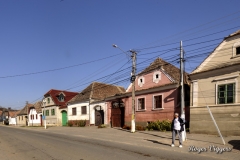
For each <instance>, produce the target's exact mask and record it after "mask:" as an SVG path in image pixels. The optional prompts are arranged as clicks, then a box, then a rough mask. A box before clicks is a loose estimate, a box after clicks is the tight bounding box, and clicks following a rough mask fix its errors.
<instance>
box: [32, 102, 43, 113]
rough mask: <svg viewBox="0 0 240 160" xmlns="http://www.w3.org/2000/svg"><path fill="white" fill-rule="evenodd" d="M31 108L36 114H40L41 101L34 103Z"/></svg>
mask: <svg viewBox="0 0 240 160" xmlns="http://www.w3.org/2000/svg"><path fill="white" fill-rule="evenodd" d="M33 107H34V108H35V110H36V111H37V113H42V101H38V102H36V103H35V104H34V105H33Z"/></svg>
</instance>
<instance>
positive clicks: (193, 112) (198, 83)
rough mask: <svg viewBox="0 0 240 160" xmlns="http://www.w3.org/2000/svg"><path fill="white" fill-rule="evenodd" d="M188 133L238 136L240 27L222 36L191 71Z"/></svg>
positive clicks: (239, 115)
mask: <svg viewBox="0 0 240 160" xmlns="http://www.w3.org/2000/svg"><path fill="white" fill-rule="evenodd" d="M190 78H191V104H190V105H191V106H190V132H191V133H206V134H217V130H216V127H215V126H214V123H213V121H212V119H211V117H210V114H209V112H208V109H207V108H206V106H209V108H210V110H211V111H212V114H213V116H214V118H215V120H216V123H217V125H218V127H219V129H220V131H221V133H222V134H223V135H240V30H238V31H237V32H235V33H233V34H230V35H229V36H227V37H225V38H224V39H223V41H222V42H221V43H220V44H219V45H218V46H217V47H216V48H215V50H214V51H213V52H212V53H211V54H210V55H209V56H208V57H207V58H206V59H205V60H204V61H203V62H202V63H201V64H200V65H199V66H198V67H197V68H196V69H195V70H194V71H193V72H192V73H191V74H190Z"/></svg>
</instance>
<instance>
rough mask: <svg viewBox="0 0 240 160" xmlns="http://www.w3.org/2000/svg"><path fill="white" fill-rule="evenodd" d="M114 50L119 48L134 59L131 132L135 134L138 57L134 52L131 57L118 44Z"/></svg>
mask: <svg viewBox="0 0 240 160" xmlns="http://www.w3.org/2000/svg"><path fill="white" fill-rule="evenodd" d="M112 46H113V47H114V48H118V49H120V50H121V51H123V52H124V53H125V54H126V55H127V56H128V57H131V58H132V74H131V75H132V76H131V83H132V119H131V132H132V133H134V132H135V126H136V124H135V79H136V75H135V74H136V55H137V52H136V51H134V50H130V52H131V53H132V55H129V54H128V53H126V52H125V51H124V50H122V49H121V48H120V47H118V46H117V45H116V44H113V45H112Z"/></svg>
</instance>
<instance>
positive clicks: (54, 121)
mask: <svg viewBox="0 0 240 160" xmlns="http://www.w3.org/2000/svg"><path fill="white" fill-rule="evenodd" d="M51 109H55V115H51ZM44 110H45V111H46V110H49V116H45V118H46V121H47V122H46V123H47V125H49V126H51V125H54V126H55V125H57V126H58V125H61V121H60V120H59V119H58V117H59V116H58V115H59V108H58V106H50V107H45V109H44V108H42V113H45V112H44Z"/></svg>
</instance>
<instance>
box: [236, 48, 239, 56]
mask: <svg viewBox="0 0 240 160" xmlns="http://www.w3.org/2000/svg"><path fill="white" fill-rule="evenodd" d="M236 55H240V47H236Z"/></svg>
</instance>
